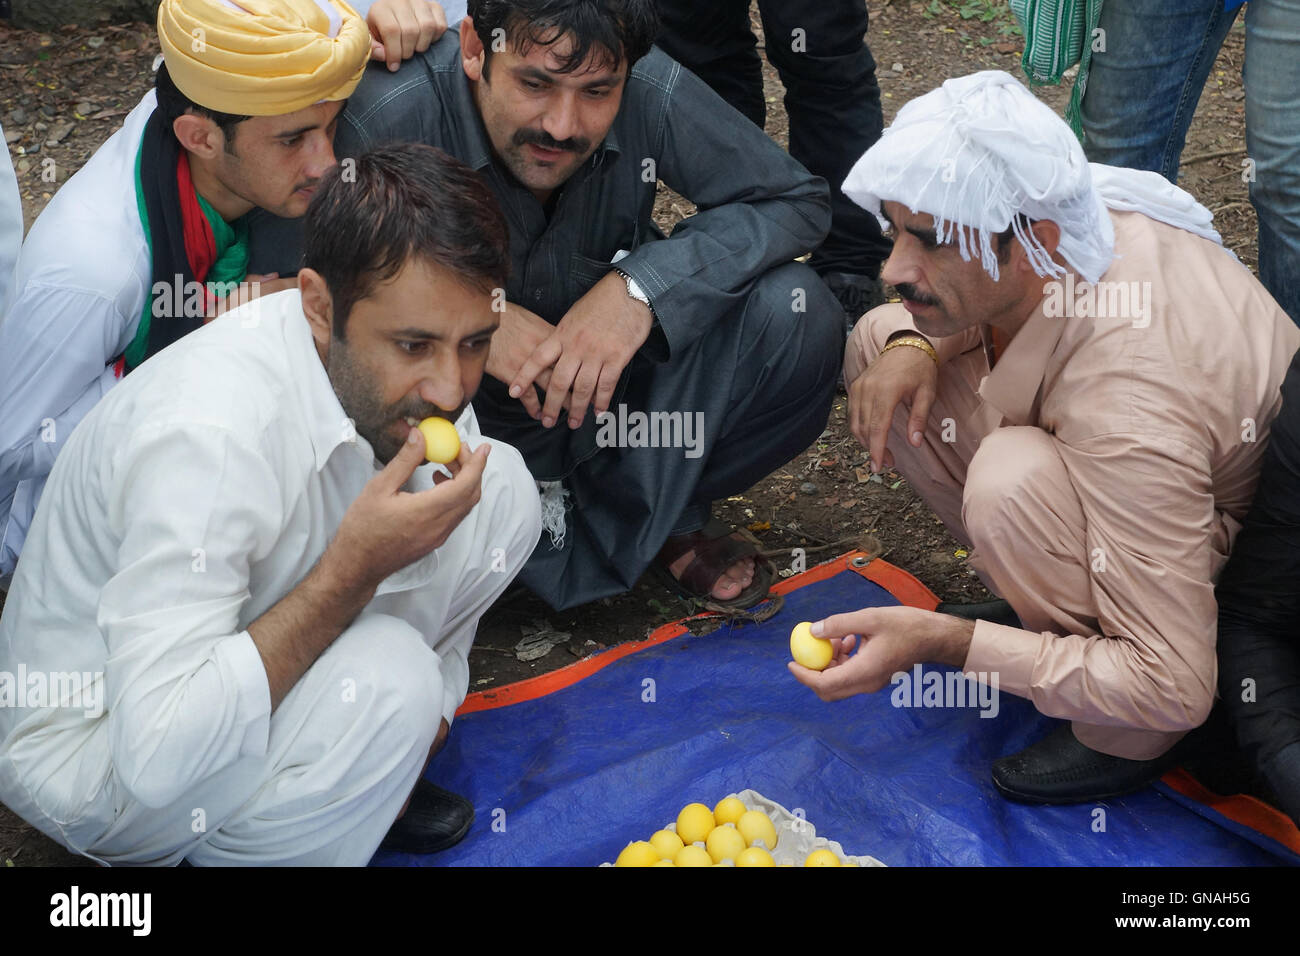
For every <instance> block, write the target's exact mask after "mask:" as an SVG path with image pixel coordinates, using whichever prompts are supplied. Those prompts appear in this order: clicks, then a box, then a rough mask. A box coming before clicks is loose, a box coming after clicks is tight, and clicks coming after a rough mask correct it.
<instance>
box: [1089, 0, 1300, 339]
mask: <svg viewBox="0 0 1300 956" xmlns="http://www.w3.org/2000/svg"><path fill="white" fill-rule="evenodd" d="M1240 9H1241V8H1240V7H1237V8H1235V9H1233V10H1229V11H1225V10H1224V9H1223V0H1106V2H1105V3H1103V4H1102V10H1101V21H1100V24H1099V26H1100V27H1101V29H1103V30H1105V38H1106V50H1105V52H1104V53H1103V52H1097V53H1094V54H1093V56H1092V66H1091V70H1090V72H1089V74H1088V85H1087V89H1086V90H1085V93H1084V96H1083V101H1082V104H1081V114H1082V120H1083V130H1084V148H1085V150H1086V152H1087V154H1088V159H1089V160H1091V161H1092V162H1094V163H1107V164H1109V165H1112V166H1127V167H1130V168H1134V169H1151V170H1155V171H1156V172H1158V173H1160V174H1161V175H1162V176H1164V177H1165V178H1166V179H1168V180H1169V181H1170V182H1174V183H1176V182H1177V181H1178V164H1179V157H1180V156H1181V155H1182V151H1183V144H1184V142H1185V141H1186V138H1187V128H1188V126H1190V125H1191V122H1192V114H1193V112H1195V110H1196V103H1197V101H1198V100H1199V99H1200V97H1201V90H1202V89H1203V88H1204V87H1205V81H1206V78H1207V77H1208V76H1209V74H1210V70H1211V69H1212V68H1213V66H1214V59H1215V57H1216V56H1217V55H1218V52H1219V47H1220V46H1222V44H1223V39H1224V37H1225V36H1227V34H1228V30H1229V29H1230V28H1231V27H1232V24H1233V21H1234V20H1235V19H1236V17H1237V12H1238V10H1240ZM1242 72H1243V80H1244V83H1245V89H1246V151H1247V155H1248V156H1249V157H1250V158H1251V159H1252V160H1253V161H1254V180H1253V181H1252V182H1250V200H1251V202H1252V203H1253V204H1254V206H1255V212H1256V214H1257V216H1258V218H1259V278H1260V281H1261V282H1262V283H1263V284H1264V287H1265V288H1267V289H1268V291H1269V292H1270V293H1271V294H1272V295H1273V298H1274V299H1276V300H1277V303H1278V305H1280V306H1281V307H1282V308H1283V309H1284V310H1285V311H1286V313H1287V314H1288V315H1290V316H1291V319H1292V320H1293V321H1294V322H1295V323H1296V324H1297V325H1300V0H1251V2H1250V3H1248V4H1247V5H1246V62H1245V66H1244V67H1243V71H1242Z"/></svg>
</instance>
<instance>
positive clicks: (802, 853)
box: [604, 790, 884, 867]
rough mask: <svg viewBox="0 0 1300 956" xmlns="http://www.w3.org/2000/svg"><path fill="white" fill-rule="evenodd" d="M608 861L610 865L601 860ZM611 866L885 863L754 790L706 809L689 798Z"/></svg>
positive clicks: (870, 864) (868, 864)
mask: <svg viewBox="0 0 1300 956" xmlns="http://www.w3.org/2000/svg"><path fill="white" fill-rule="evenodd" d="M604 865H606V866H608V865H609V864H604ZM614 866H739V867H749V866H884V864H883V863H881V862H880V861H879V860H877V859H875V858H874V857H870V856H866V857H861V856H850V855H848V854H847V853H845V852H844V848H843V847H842V846H840V844H838V843H835V842H834V841H830V840H826V839H825V838H823V837H818V836H817V835H816V830H815V829H814V828H813V826H812V824H811V823H809V822H808V821H807V820H806V819H804V817H803V814H802V811H796V812H794V813H791V812H790V811H788V810H786V809H785V808H784V807H782V806H781V805H780V804H778V803H774V802H773V801H771V800H768V799H767V798H766V797H764V796H762V794H759V793H757V792H756V791H753V790H742V791H741V792H740V793H738V794H732V795H730V796H728V797H725V798H723V799H722V800H719V801H718V803H717V804H716V805H715V806H714V807H713V809H712V810H710V809H709V807H708V805H707V804H704V803H688V804H687V805H686V806H684V807H682V810H681V812H680V813H678V814H677V819H676V820H674V821H673V822H672V823H670V824H668V825H667V826H666V827H664V828H663V829H662V830H657V831H656V832H655V833H653V834H652V835H651V836H650V838H649V839H648V840H638V841H636V842H633V843H629V844H628V845H627V846H626V847H624V848H623V850H622V852H620V853H619V855H618V859H616V860H615V861H614Z"/></svg>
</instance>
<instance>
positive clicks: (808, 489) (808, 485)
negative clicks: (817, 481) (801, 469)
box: [799, 481, 817, 495]
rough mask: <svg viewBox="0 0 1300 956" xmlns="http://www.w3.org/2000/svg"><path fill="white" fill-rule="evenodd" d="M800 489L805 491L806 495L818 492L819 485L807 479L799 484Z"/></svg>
mask: <svg viewBox="0 0 1300 956" xmlns="http://www.w3.org/2000/svg"><path fill="white" fill-rule="evenodd" d="M799 490H800V491H801V492H803V493H804V494H805V495H815V494H817V486H816V485H814V484H813V483H812V482H811V481H805V482H804V483H803V484H802V485H800V486H799Z"/></svg>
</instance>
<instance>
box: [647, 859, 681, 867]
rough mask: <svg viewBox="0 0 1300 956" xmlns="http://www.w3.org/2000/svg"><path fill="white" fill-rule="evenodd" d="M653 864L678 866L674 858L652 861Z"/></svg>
mask: <svg viewBox="0 0 1300 956" xmlns="http://www.w3.org/2000/svg"><path fill="white" fill-rule="evenodd" d="M650 865H651V866H676V865H677V864H676V863H674V862H673V861H672V860H660V861H659V862H658V863H651V864H650Z"/></svg>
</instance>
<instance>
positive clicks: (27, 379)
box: [0, 90, 154, 581]
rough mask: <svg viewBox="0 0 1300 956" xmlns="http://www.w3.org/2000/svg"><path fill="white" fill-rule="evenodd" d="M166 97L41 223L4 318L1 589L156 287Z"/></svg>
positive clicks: (112, 140)
mask: <svg viewBox="0 0 1300 956" xmlns="http://www.w3.org/2000/svg"><path fill="white" fill-rule="evenodd" d="M153 110H154V93H153V90H150V91H149V92H148V93H146V94H145V97H144V99H142V100H141V101H140V103H139V104H138V105H137V106H136V107H135V109H133V110H132V111H131V112H130V113H129V114H128V115H127V117H126V121H125V122H124V123H123V125H122V128H121V129H120V130H118V131H117V132H116V133H114V134H113V135H112V136H111V137H109V139H108V141H107V142H106V143H105V144H104V145H103V146H101V147H100V148H99V150H98V151H97V152H96V153H95V155H93V156H92V157H91V158H90V159H89V160H88V161H87V163H86V165H85V166H83V167H82V168H81V169H80V170H78V171H77V173H76V175H74V176H73V177H72V178H71V179H69V180H68V181H67V182H66V183H64V184H63V186H62V187H61V188H60V189H59V191H58V192H57V193H55V195H54V198H53V199H51V200H50V203H49V205H48V206H46V207H45V210H44V211H43V212H42V213H41V214H40V215H39V216H37V217H36V222H35V223H33V224H32V229H31V232H30V233H28V235H27V239H26V241H25V242H24V243H23V247H22V253H21V254H20V255H19V258H18V269H17V273H16V277H15V286H14V295H13V298H12V300H11V304H10V306H9V310H8V312H7V313H0V581H3V579H4V578H5V576H7V575H9V574H12V572H13V569H14V564H15V563H16V562H17V560H18V554H19V552H20V550H21V549H22V546H23V540H24V538H25V537H26V536H27V529H28V528H29V526H30V525H31V521H32V515H34V514H35V513H36V505H37V502H38V501H39V500H40V495H41V489H42V487H43V486H44V484H45V477H46V476H47V475H48V474H49V473H50V467H51V466H52V465H53V464H54V458H55V456H56V455H57V454H58V452H59V449H60V448H62V447H63V444H64V442H66V441H67V439H68V436H69V435H70V434H72V430H73V429H74V428H75V427H76V426H77V423H78V422H80V421H81V420H82V419H83V418H84V417H85V416H86V413H87V412H89V411H90V410H91V409H92V408H94V407H95V404H96V403H97V402H98V401H99V400H100V398H102V397H103V396H104V395H105V394H106V393H107V392H108V390H109V389H110V388H112V387H113V386H114V385H115V384H116V383H117V378H116V376H115V375H114V374H113V369H112V367H111V366H110V365H109V363H110V362H112V360H113V359H115V358H116V357H117V356H118V355H120V354H122V351H123V350H124V349H125V348H126V347H127V345H129V344H130V342H131V339H132V338H134V337H135V332H136V328H137V327H138V326H139V324H140V312H141V310H142V309H143V308H144V302H145V296H146V295H148V292H149V289H150V286H151V283H152V279H153V263H152V261H151V259H150V255H149V244H148V242H147V241H146V240H145V236H144V229H143V227H142V226H141V225H140V214H139V212H138V210H137V207H136V198H135V157H136V153H137V151H138V150H139V148H140V138H141V137H142V136H143V135H144V125H145V123H146V122H147V121H148V119H149V116H150V115H151V114H152V113H153Z"/></svg>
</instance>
